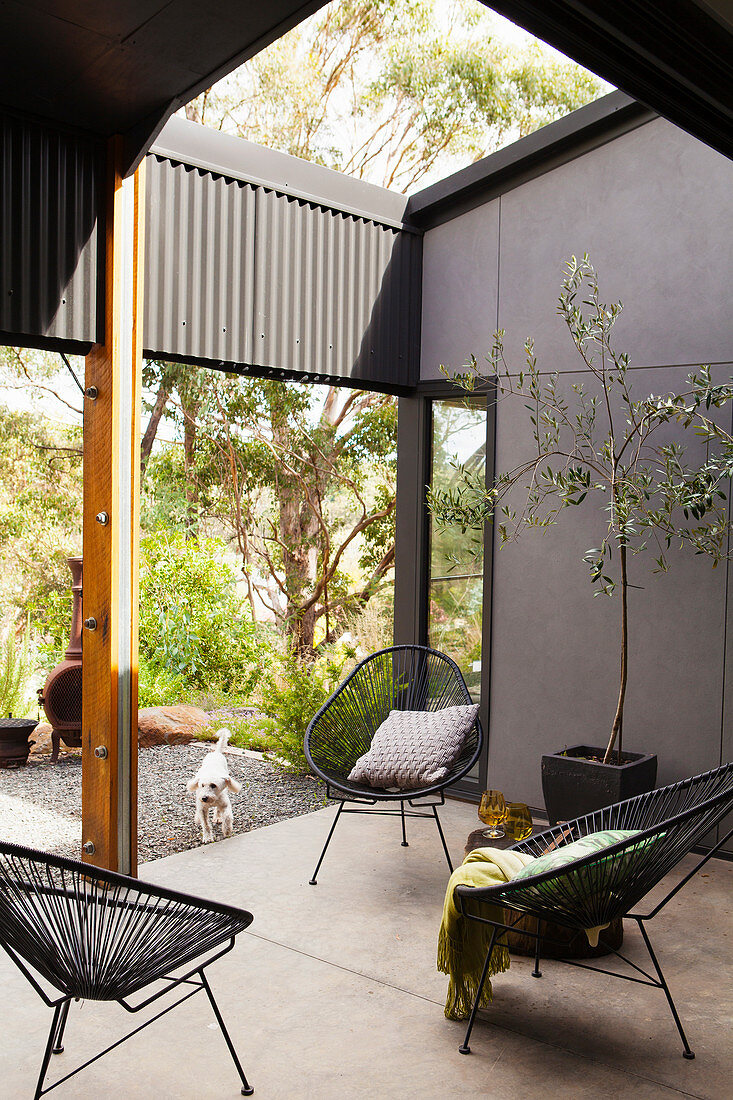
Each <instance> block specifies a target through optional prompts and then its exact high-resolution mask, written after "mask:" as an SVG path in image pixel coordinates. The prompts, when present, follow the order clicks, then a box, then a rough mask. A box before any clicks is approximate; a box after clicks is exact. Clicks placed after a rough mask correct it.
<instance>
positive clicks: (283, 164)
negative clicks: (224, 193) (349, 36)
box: [150, 118, 415, 232]
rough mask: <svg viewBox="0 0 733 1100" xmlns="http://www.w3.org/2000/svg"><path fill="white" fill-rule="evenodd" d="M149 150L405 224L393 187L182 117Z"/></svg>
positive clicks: (395, 225) (319, 203) (334, 207)
mask: <svg viewBox="0 0 733 1100" xmlns="http://www.w3.org/2000/svg"><path fill="white" fill-rule="evenodd" d="M150 152H151V154H153V155H155V156H159V157H165V158H166V159H167V160H171V161H176V162H178V163H180V164H191V165H194V166H195V167H197V168H202V169H203V170H204V171H207V172H212V173H214V174H215V175H220V176H224V177H226V178H227V179H237V180H242V181H244V182H245V183H250V184H253V185H254V186H256V187H266V188H268V189H270V190H272V191H277V193H278V194H281V195H289V196H292V197H293V198H297V199H301V200H303V201H304V202H310V203H314V204H315V205H316V206H323V207H327V208H328V209H330V210H338V211H340V212H342V213H345V214H350V215H352V216H353V217H358V218H365V219H366V220H368V221H373V222H377V223H378V224H380V225H387V226H390V227H392V228H394V229H405V228H411V227H409V226H406V225H405V221H404V212H405V207H406V205H407V196H406V195H402V194H400V192H398V191H389V190H388V189H387V188H386V187H379V186H377V185H376V184H373V183H367V182H366V181H365V180H360V179H357V178H356V177H355V176H347V175H345V174H344V173H343V172H335V171H333V169H331V168H326V167H324V166H323V165H321V164H312V163H311V162H310V161H306V160H301V159H300V158H299V157H294V156H291V155H290V154H288V153H281V152H279V151H278V150H276V149H269V148H267V147H266V146H264V145H257V144H256V143H255V142H252V141H247V140H246V138H241V137H235V136H233V135H232V134H222V133H221V132H220V131H218V130H211V129H209V128H208V127H206V126H201V125H200V124H199V123H197V122H189V121H188V120H187V119H185V118H172V119H170V120H169V121H168V122H167V123H166V125H165V128H164V129H163V131H162V133H161V134H160V137H159V138H158V139H157V140H156V141H155V143H154V144H153V145H152V147H151V149H150ZM412 232H415V230H414V229H412Z"/></svg>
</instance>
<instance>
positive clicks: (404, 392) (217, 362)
mask: <svg viewBox="0 0 733 1100" xmlns="http://www.w3.org/2000/svg"><path fill="white" fill-rule="evenodd" d="M0 335H1V334H0ZM143 357H144V358H145V359H156V360H160V361H165V362H167V363H168V362H171V363H183V364H187V365H189V366H195V367H207V368H210V369H212V370H218V371H223V372H224V373H225V374H239V375H242V377H244V378H254V379H258V378H259V379H262V380H263V381H267V380H272V381H276V382H305V383H308V384H310V385H313V386H318V385H322V386H344V387H346V388H347V389H355V390H369V391H374V392H375V393H387V394H390V395H391V396H393V397H405V396H408V395H410V394H413V393H414V392H415V386H416V385H417V380H416V381H415V383H404V384H400V383H390V382H385V381H380V380H376V379H372V378H356V377H352V376H351V375H348V374H328V373H323V374H311V373H310V371H300V370H293V369H287V368H280V367H265V366H262V365H253V364H250V363H238V362H233V361H229V360H225V359H208V358H206V357H205V356H199V355H171V354H169V353H167V352H166V353H162V352H159V351H153V350H152V349H151V348H146V347H143Z"/></svg>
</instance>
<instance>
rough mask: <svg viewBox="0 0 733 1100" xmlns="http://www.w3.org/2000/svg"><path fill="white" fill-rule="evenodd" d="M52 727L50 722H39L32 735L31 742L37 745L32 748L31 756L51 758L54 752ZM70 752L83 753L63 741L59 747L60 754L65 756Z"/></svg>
mask: <svg viewBox="0 0 733 1100" xmlns="http://www.w3.org/2000/svg"><path fill="white" fill-rule="evenodd" d="M51 734H52V730H51V726H50V725H49V723H48V722H39V723H38V725H37V726H36V728H35V729H34V730H33V733H32V734H31V741H34V742H35V744H34V745H32V746H31V754H32V755H33V756H49V755H50V754H51V753H52V752H53V742H52V740H51ZM69 752H75V753H78V752H81V749H75V748H69V746H68V745H66V744H65V743H64V742H63V741H62V742H61V744H60V745H59V754H60V755H61V756H63V755H64V754H65V753H69Z"/></svg>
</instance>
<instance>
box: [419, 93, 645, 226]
mask: <svg viewBox="0 0 733 1100" xmlns="http://www.w3.org/2000/svg"><path fill="white" fill-rule="evenodd" d="M658 117H659V116H658V115H657V113H656V111H652V110H651V109H650V108H648V107H645V106H644V105H643V104H641V103H638V102H637V101H636V100H635V99H632V98H631V97H630V96H627V95H626V94H625V93H624V92H610V93H609V94H608V95H605V96H602V97H601V98H600V99H597V100H595V101H594V102H593V103H588V104H586V106H585V107H579V108H578V109H577V110H575V111H571V113H570V114H569V115H565V117H564V118H561V119H558V121H557V122H551V123H549V124H548V125H547V126H543V127H542V128H541V129H539V130H535V131H534V133H531V134H528V135H527V137H524V138H520V139H519V140H518V141H515V142H512V144H511V145H507V146H506V147H505V148H504V149H499V150H498V152H496V153H491V154H490V155H489V156H488V157H484V158H483V159H482V160H479V161H476V163H475V164H470V165H468V167H467V168H462V169H460V171H458V172H455V173H454V174H453V175H451V176H447V177H446V179H444V180H439V181H438V183H434V184H432V185H431V186H430V187H426V188H425V189H424V190H423V191H418V192H416V193H415V194H413V195H411V196H410V199H409V202H408V203H407V210H406V219H407V222H408V224H411V225H414V226H416V227H418V228H420V229H430V228H432V227H433V226H436V225H440V224H441V223H442V222H446V221H450V220H451V219H452V218H456V217H458V216H459V215H460V214H464V213H466V211H468V210H473V209H474V208H475V207H477V206H480V205H481V204H482V203H485V202H487V201H489V200H490V199H492V198H496V197H497V196H498V195H501V194H503V193H504V192H505V191H510V190H511V189H512V188H514V187H518V186H519V184H521V183H525V182H526V181H527V180H529V179H533V178H535V177H536V176H540V175H543V174H544V173H545V172H549V171H551V170H552V169H553V168H556V167H558V166H559V165H561V164H565V163H567V162H568V161H570V160H574V159H575V158H576V157H579V156H582V155H583V154H584V153H587V152H589V151H590V150H591V149H595V148H597V147H598V146H600V145H604V144H605V143H606V142H608V141H612V140H613V139H614V138H616V137H619V136H620V135H621V134H624V133H627V132H628V131H630V130H633V129H636V127H638V126H643V125H644V124H645V123H647V122H651V121H652V120H653V119H655V118H658Z"/></svg>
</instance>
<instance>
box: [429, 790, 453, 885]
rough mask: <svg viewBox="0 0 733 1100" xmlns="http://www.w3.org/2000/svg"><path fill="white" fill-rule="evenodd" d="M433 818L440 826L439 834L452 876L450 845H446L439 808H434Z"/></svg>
mask: <svg viewBox="0 0 733 1100" xmlns="http://www.w3.org/2000/svg"><path fill="white" fill-rule="evenodd" d="M433 817H434V818H435V824H436V825H437V826H438V832H439V833H440V839H441V841H442V844H443V851H444V852H445V858H446V859H447V860H448V866H449V867H450V872H451V874H453V864H452V863H451V858H450V852H449V851H448V845H447V844H446V842H445V837H444V836H443V827H442V825H441V824H440V818H439V817H438V807H437V806H433Z"/></svg>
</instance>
